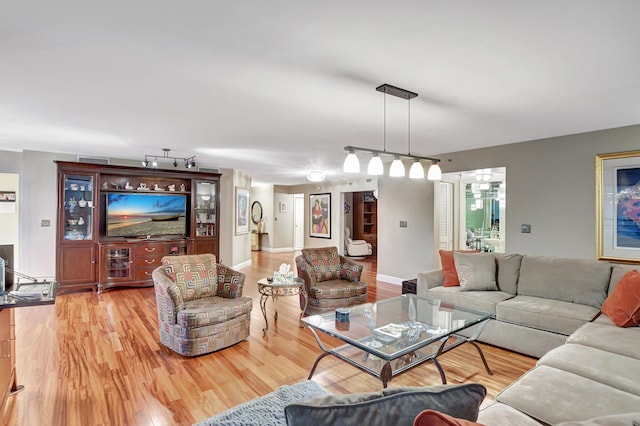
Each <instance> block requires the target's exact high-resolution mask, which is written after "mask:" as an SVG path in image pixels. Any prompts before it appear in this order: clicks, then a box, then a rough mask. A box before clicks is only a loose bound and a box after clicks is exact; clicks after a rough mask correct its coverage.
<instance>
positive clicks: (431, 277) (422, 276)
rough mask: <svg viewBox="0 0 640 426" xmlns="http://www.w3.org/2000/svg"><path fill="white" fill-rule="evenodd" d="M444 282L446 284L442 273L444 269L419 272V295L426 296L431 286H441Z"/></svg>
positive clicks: (417, 287)
mask: <svg viewBox="0 0 640 426" xmlns="http://www.w3.org/2000/svg"><path fill="white" fill-rule="evenodd" d="M442 284H444V274H443V273H442V269H434V270H432V271H425V272H418V282H417V284H416V293H417V295H418V296H423V297H426V296H427V291H428V290H429V289H430V288H434V287H439V286H441V285H442Z"/></svg>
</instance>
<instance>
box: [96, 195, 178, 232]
mask: <svg viewBox="0 0 640 426" xmlns="http://www.w3.org/2000/svg"><path fill="white" fill-rule="evenodd" d="M186 208H187V197H186V195H184V194H180V195H174V194H157V193H144V194H131V193H109V194H107V236H108V237H142V236H160V235H180V236H184V235H186V233H187V220H186Z"/></svg>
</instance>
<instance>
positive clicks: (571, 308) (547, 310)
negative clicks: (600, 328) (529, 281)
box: [496, 296, 599, 335]
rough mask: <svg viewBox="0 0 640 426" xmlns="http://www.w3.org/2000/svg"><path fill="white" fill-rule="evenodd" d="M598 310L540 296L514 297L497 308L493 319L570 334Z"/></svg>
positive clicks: (590, 318)
mask: <svg viewBox="0 0 640 426" xmlns="http://www.w3.org/2000/svg"><path fill="white" fill-rule="evenodd" d="M598 312H599V311H598V309H596V308H594V307H591V306H587V305H579V304H577V303H569V302H563V301H560V300H554V299H544V298H541V297H531V296H516V297H514V298H511V299H509V300H505V301H504V302H501V303H499V304H498V306H497V307H496V319H497V320H499V321H506V322H510V323H512V324H521V325H525V326H528V327H534V328H539V329H542V330H548V331H552V332H554V333H561V334H564V335H569V334H571V333H573V332H574V331H576V330H577V329H578V328H579V327H580V326H581V325H583V324H585V323H587V322H589V321H591V320H592V319H593V318H595V316H596V315H598Z"/></svg>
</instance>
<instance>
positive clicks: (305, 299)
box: [300, 288, 309, 328]
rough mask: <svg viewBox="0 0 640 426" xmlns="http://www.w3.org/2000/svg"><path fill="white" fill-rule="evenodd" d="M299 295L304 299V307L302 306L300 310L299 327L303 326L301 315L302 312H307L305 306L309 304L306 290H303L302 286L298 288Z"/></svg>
mask: <svg viewBox="0 0 640 426" xmlns="http://www.w3.org/2000/svg"><path fill="white" fill-rule="evenodd" d="M300 296H302V298H303V299H304V307H303V308H302V312H300V328H304V323H303V322H302V317H303V316H304V313H305V312H307V306H308V305H309V299H308V298H307V292H306V291H304V288H302V289H301V290H300Z"/></svg>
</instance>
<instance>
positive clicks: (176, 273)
mask: <svg viewBox="0 0 640 426" xmlns="http://www.w3.org/2000/svg"><path fill="white" fill-rule="evenodd" d="M152 277H153V283H154V287H155V292H156V302H157V304H158V322H159V332H160V341H161V342H162V344H163V345H165V346H167V347H168V348H170V349H172V350H174V351H175V352H177V353H179V354H182V355H185V356H195V355H201V354H206V353H209V352H213V351H217V350H219V349H223V348H226V347H228V346H231V345H233V344H235V343H238V342H240V341H242V340H244V339H246V338H247V337H248V336H249V330H250V318H251V310H252V308H253V302H252V300H251V298H248V297H242V289H243V286H244V280H245V276H244V274H243V273H241V272H237V271H234V270H232V269H231V268H228V267H226V266H224V265H220V264H216V262H215V256H213V255H211V254H209V255H194V256H167V257H164V258H163V259H162V266H159V267H158V268H156V269H155V270H154V271H153V274H152Z"/></svg>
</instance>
